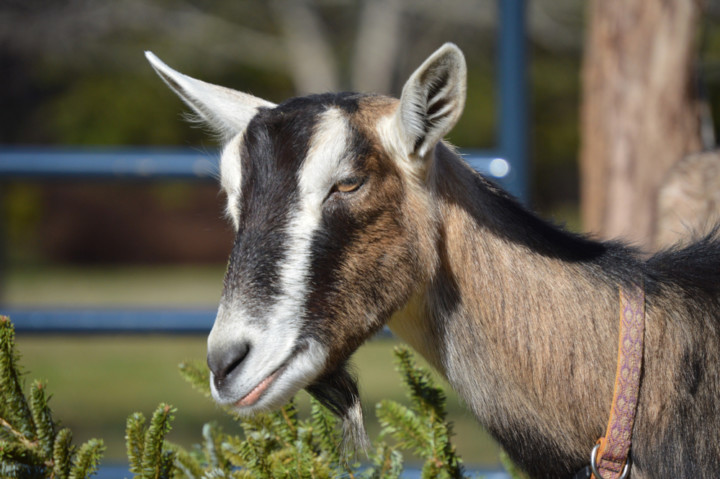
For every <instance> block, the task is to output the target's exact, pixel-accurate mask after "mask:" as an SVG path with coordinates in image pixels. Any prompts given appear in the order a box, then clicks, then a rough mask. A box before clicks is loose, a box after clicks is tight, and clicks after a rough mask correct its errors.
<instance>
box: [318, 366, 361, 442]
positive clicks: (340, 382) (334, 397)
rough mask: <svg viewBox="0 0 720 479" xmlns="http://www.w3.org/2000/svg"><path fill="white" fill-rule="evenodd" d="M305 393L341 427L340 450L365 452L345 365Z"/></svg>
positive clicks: (354, 381)
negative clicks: (335, 418) (336, 418)
mask: <svg viewBox="0 0 720 479" xmlns="http://www.w3.org/2000/svg"><path fill="white" fill-rule="evenodd" d="M306 389H307V391H308V392H309V393H310V394H311V395H312V396H313V397H314V398H315V399H317V400H318V401H320V403H321V404H322V405H323V406H325V407H326V408H328V409H330V411H332V412H333V414H335V415H336V416H338V417H339V418H340V419H342V423H343V449H346V448H348V447H353V448H354V449H355V450H361V451H366V450H367V449H368V448H369V446H370V440H369V439H368V436H367V432H365V424H364V423H363V415H362V407H361V405H360V393H359V392H358V386H357V379H356V378H355V377H354V376H353V375H352V374H351V373H350V371H349V370H348V364H347V362H344V363H343V364H341V365H340V367H339V368H337V369H335V370H333V371H331V372H329V373H326V374H324V375H323V376H321V377H320V379H318V380H317V381H316V382H315V383H313V384H311V385H310V386H308V387H307V388H306Z"/></svg>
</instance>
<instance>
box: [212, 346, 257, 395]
mask: <svg viewBox="0 0 720 479" xmlns="http://www.w3.org/2000/svg"><path fill="white" fill-rule="evenodd" d="M249 352H250V344H249V343H247V342H242V343H236V344H232V345H229V346H227V347H224V348H218V349H213V350H211V351H209V352H208V356H207V363H208V367H209V368H210V371H212V373H213V376H214V378H215V385H216V386H217V387H218V388H219V387H220V386H221V384H222V382H223V381H224V380H225V379H226V378H227V377H228V376H229V375H230V374H232V372H233V371H234V370H236V369H237V367H238V366H240V364H241V363H242V362H243V360H244V359H245V358H246V357H247V355H248V353H249Z"/></svg>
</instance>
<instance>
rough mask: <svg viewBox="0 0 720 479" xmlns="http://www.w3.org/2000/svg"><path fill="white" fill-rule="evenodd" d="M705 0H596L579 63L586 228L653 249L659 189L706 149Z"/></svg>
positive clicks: (583, 207) (591, 6)
mask: <svg viewBox="0 0 720 479" xmlns="http://www.w3.org/2000/svg"><path fill="white" fill-rule="evenodd" d="M702 3H703V2H702V1H701V0H622V1H620V0H616V1H609V0H594V1H593V2H592V3H591V4H590V7H589V12H590V27H589V35H588V39H587V43H586V49H585V59H584V66H583V104H582V124H581V135H582V148H581V157H580V160H581V173H582V177H581V198H582V214H583V221H584V223H585V229H586V230H589V231H592V232H593V233H595V234H597V235H599V236H601V237H605V238H615V237H624V238H625V239H628V240H630V241H632V242H634V243H637V244H638V245H641V246H644V247H650V246H651V244H652V237H653V234H654V228H655V225H656V222H657V192H658V187H659V185H660V183H661V182H662V180H663V178H664V177H665V175H666V174H667V172H668V170H669V169H670V168H671V166H672V165H673V164H675V163H676V162H678V161H679V160H680V159H681V158H682V157H683V156H685V155H686V154H687V153H689V152H693V151H697V150H699V149H700V146H701V142H700V125H699V116H698V107H697V103H696V97H695V88H694V86H695V85H694V81H695V80H696V79H695V78H694V74H693V67H694V65H695V61H696V57H697V45H696V38H697V31H698V28H697V27H698V21H699V18H700V15H701V7H702Z"/></svg>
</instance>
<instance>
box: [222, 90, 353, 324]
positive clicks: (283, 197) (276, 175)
mask: <svg viewBox="0 0 720 479" xmlns="http://www.w3.org/2000/svg"><path fill="white" fill-rule="evenodd" d="M358 98H359V97H358V96H357V95H353V94H338V95H330V94H329V95H314V96H309V97H302V98H295V99H291V100H288V101H287V102H285V103H282V104H280V105H278V106H277V107H276V108H273V109H261V110H259V112H258V113H257V114H256V116H255V117H254V118H253V119H252V121H251V122H250V124H249V125H248V127H247V129H246V131H245V133H244V138H243V142H242V147H241V151H240V152H239V154H240V158H241V171H242V184H241V189H240V191H241V193H240V198H239V200H238V203H239V204H238V207H239V211H240V215H239V218H238V232H237V236H236V239H235V244H234V246H233V250H232V253H231V256H230V261H229V264H228V270H227V273H226V276H225V285H224V294H223V296H224V298H225V300H231V299H233V298H241V299H242V303H243V306H244V307H245V309H246V310H247V312H248V313H249V314H250V315H251V316H253V317H258V318H259V317H261V316H262V312H263V311H264V310H265V309H266V308H267V305H268V304H270V303H271V302H272V301H274V299H275V298H277V297H278V296H280V295H281V294H282V293H283V292H282V291H281V285H280V281H281V278H280V269H279V268H280V264H281V262H282V261H283V260H284V259H285V256H286V245H287V244H288V241H289V238H287V234H286V228H287V226H288V222H289V221H290V219H291V218H292V216H293V214H294V213H295V212H296V211H297V209H298V208H299V200H300V198H299V191H298V175H299V172H300V168H301V166H302V162H303V161H304V160H305V158H306V157H307V155H308V151H309V148H310V144H311V140H312V135H313V132H314V130H315V128H316V125H317V123H318V119H319V117H320V115H321V114H322V113H323V112H324V111H325V110H327V108H328V107H331V106H334V107H339V108H341V109H342V110H344V111H346V112H352V111H355V110H357V100H358Z"/></svg>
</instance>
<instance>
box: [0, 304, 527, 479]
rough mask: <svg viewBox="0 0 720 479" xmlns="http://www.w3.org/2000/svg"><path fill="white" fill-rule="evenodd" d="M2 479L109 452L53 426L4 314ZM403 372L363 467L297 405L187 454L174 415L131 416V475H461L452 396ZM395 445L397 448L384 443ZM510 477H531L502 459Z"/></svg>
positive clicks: (335, 432)
mask: <svg viewBox="0 0 720 479" xmlns="http://www.w3.org/2000/svg"><path fill="white" fill-rule="evenodd" d="M0 339H1V340H2V341H1V342H0V353H1V354H0V386H1V387H2V391H3V394H2V397H1V399H2V401H0V413H1V414H0V426H1V427H0V477H3V478H5V477H8V478H14V477H17V478H58V479H80V478H85V477H88V476H90V475H92V474H93V473H94V472H95V471H96V469H97V467H98V463H99V460H100V457H101V456H102V454H103V450H104V446H103V443H102V441H100V440H97V439H91V440H90V441H88V442H86V443H85V444H83V445H82V446H80V447H79V448H77V449H76V448H75V446H73V445H72V434H71V432H70V430H69V429H67V428H61V427H60V426H59V425H58V423H56V422H55V421H54V420H53V417H52V413H51V410H50V408H49V406H48V395H47V392H46V389H45V386H44V384H43V383H41V382H38V381H35V382H34V383H33V385H32V388H31V394H30V399H29V400H28V399H27V397H26V396H25V395H24V393H23V388H22V384H21V376H22V374H21V373H20V372H19V369H18V364H17V363H18V355H17V353H16V352H15V350H14V328H13V326H12V324H11V323H10V321H9V319H7V318H4V317H0ZM395 355H396V357H397V363H398V370H399V372H400V373H401V375H402V377H403V380H404V382H405V384H406V386H407V388H408V398H409V399H410V404H411V405H410V407H407V406H404V405H402V404H399V403H396V402H393V401H382V402H381V403H380V404H379V405H377V407H376V413H377V416H378V419H379V421H380V424H381V425H382V426H383V430H382V432H381V434H380V437H379V438H378V440H377V441H376V443H375V444H374V445H373V447H371V448H370V450H369V452H368V455H367V461H365V464H364V465H361V464H360V463H358V462H357V461H356V460H355V457H354V456H353V455H352V453H350V452H348V451H346V450H344V449H343V448H342V447H341V444H342V431H341V424H340V420H339V419H338V418H337V417H336V416H335V415H333V414H332V413H331V412H330V411H329V410H328V409H327V408H325V407H323V406H322V405H321V404H320V403H319V402H317V401H316V400H314V399H311V411H310V414H309V417H306V418H301V417H300V415H299V414H298V411H297V408H296V405H295V402H294V400H291V401H290V402H289V403H288V404H287V405H286V406H284V407H283V408H282V409H280V410H279V411H275V412H272V413H266V414H257V415H255V416H252V417H247V418H241V417H238V416H237V414H236V413H234V412H233V411H231V410H228V412H229V413H231V414H233V416H234V417H235V418H236V419H237V420H238V422H239V425H240V427H241V429H242V435H238V434H227V433H225V432H224V431H223V430H222V429H221V428H220V427H218V426H217V425H215V424H212V423H210V424H206V425H205V426H204V427H203V430H202V442H201V443H200V444H197V445H195V446H194V447H193V448H192V450H189V451H188V450H185V449H183V448H181V447H179V446H176V445H173V444H171V443H169V442H167V441H166V435H167V433H168V432H169V431H170V425H171V422H172V421H173V417H174V414H175V412H176V410H175V408H173V407H172V406H170V405H167V404H160V405H159V406H158V408H157V409H156V410H155V412H154V413H153V415H152V418H151V419H150V421H149V422H148V421H147V419H146V418H145V416H144V415H143V414H142V413H139V412H136V413H134V414H131V415H130V416H129V417H128V420H127V424H126V432H125V441H126V445H127V456H128V461H129V467H130V472H131V473H132V474H134V478H136V479H171V478H173V479H174V478H188V479H201V478H202V479H210V478H313V479H323V478H335V477H347V478H352V479H354V478H357V479H380V478H383V479H392V478H398V477H400V475H401V474H402V472H403V454H402V452H401V451H402V450H407V451H411V452H412V453H414V454H416V455H418V456H419V457H421V458H423V459H424V460H425V463H424V465H423V468H422V477H423V478H461V477H464V476H463V468H462V463H461V460H460V458H459V457H458V456H457V454H456V453H455V448H454V446H453V445H452V443H451V441H450V438H451V437H452V427H451V424H449V423H448V422H447V420H446V416H447V415H446V411H445V394H444V393H443V391H442V389H440V388H439V387H438V386H437V385H435V384H434V382H433V380H432V378H431V376H430V374H429V372H428V371H426V370H424V369H422V368H420V367H418V366H417V365H416V364H415V362H414V360H413V358H412V356H411V354H410V352H409V351H408V349H406V348H396V350H395ZM180 370H181V373H182V375H183V376H184V377H185V378H186V379H187V380H188V381H189V382H190V383H191V384H192V385H193V386H194V387H195V388H196V389H198V390H199V391H200V392H201V393H203V394H205V395H206V396H208V397H209V396H210V391H209V373H208V371H207V367H206V366H204V365H203V364H202V363H199V362H186V363H183V364H181V365H180ZM387 439H391V441H387ZM503 460H504V461H505V462H506V467H507V468H508V470H509V471H511V474H512V475H513V477H515V478H518V479H522V478H523V477H524V476H522V474H521V473H520V472H519V471H517V470H515V468H514V466H513V465H512V464H511V463H510V462H509V460H507V458H506V457H505V458H504V459H503Z"/></svg>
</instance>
